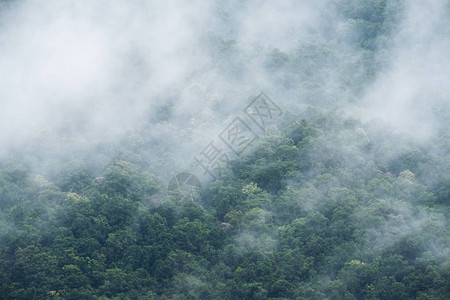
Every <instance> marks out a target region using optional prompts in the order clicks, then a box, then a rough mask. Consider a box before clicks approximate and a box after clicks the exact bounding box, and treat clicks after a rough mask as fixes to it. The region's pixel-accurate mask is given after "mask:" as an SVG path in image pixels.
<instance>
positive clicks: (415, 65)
mask: <svg viewBox="0 0 450 300" xmlns="http://www.w3.org/2000/svg"><path fill="white" fill-rule="evenodd" d="M406 3H407V4H408V5H407V9H406V12H405V16H404V18H403V19H402V20H401V22H400V25H399V29H398V31H397V32H395V33H394V37H393V41H392V45H391V46H390V52H391V61H390V62H389V68H388V69H387V70H386V71H385V72H383V73H381V74H379V75H378V78H377V80H376V81H375V82H374V83H373V84H372V86H371V87H370V88H369V89H368V90H367V92H366V96H365V101H364V103H363V106H364V108H365V110H364V113H363V117H364V119H366V120H368V119H371V118H380V119H383V120H385V121H386V122H388V123H390V124H392V125H393V126H394V127H395V128H397V129H398V130H400V131H403V132H404V133H406V134H409V135H410V136H413V137H414V139H416V140H417V141H419V142H427V141H428V142H429V139H430V138H432V137H435V136H436V133H437V126H438V125H439V124H438V123H437V122H438V121H437V120H436V118H435V115H434V114H433V113H434V111H433V109H436V108H443V107H444V106H448V103H449V99H450V85H449V84H448V80H449V78H450V57H449V53H450V26H449V25H450V6H449V3H448V1H441V0H429V1H408V2H406Z"/></svg>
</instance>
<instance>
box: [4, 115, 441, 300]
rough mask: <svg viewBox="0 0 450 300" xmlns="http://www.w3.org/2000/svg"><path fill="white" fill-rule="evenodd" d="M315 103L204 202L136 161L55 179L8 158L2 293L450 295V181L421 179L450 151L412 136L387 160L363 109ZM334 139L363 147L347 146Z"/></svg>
mask: <svg viewBox="0 0 450 300" xmlns="http://www.w3.org/2000/svg"><path fill="white" fill-rule="evenodd" d="M311 115H312V117H311V118H310V120H303V121H297V120H295V118H294V117H287V118H285V119H286V120H285V121H286V123H287V126H285V127H286V128H287V129H286V130H284V131H283V132H279V131H278V130H275V129H274V128H273V130H271V131H270V132H268V133H267V135H266V138H264V139H262V140H261V141H260V142H259V144H258V146H257V147H256V148H255V151H254V152H253V153H252V154H250V155H248V156H246V157H245V158H243V159H242V160H238V161H235V162H234V163H233V164H232V166H231V168H230V170H228V171H227V172H225V174H224V175H223V176H222V178H221V179H220V180H217V181H215V182H212V183H211V184H210V185H209V186H208V187H207V189H206V190H205V191H204V194H203V197H202V199H201V201H200V203H192V202H189V201H188V202H187V203H185V204H183V205H180V206H174V205H173V204H170V203H167V202H158V200H157V199H158V197H161V199H163V196H162V195H161V193H160V191H161V190H162V189H164V188H163V187H162V186H161V185H160V183H158V180H157V179H156V178H155V177H154V176H152V175H150V174H149V173H147V172H145V171H144V170H143V169H142V168H140V167H138V166H137V165H135V164H133V163H130V162H125V161H115V162H114V163H112V164H110V166H109V167H107V168H106V169H105V170H104V172H103V175H104V179H103V180H101V179H98V178H97V179H94V177H93V176H90V175H89V174H88V173H86V172H78V173H73V174H71V175H70V176H69V175H67V176H62V177H61V178H60V182H57V183H52V182H49V181H47V180H45V179H44V178H43V177H42V176H38V177H36V178H31V177H30V171H31V170H29V169H27V166H26V163H20V162H18V161H11V162H10V163H4V164H3V165H2V168H1V188H2V200H3V201H2V203H1V205H2V207H1V209H2V216H1V223H2V232H1V234H2V239H1V240H2V244H1V254H0V255H1V256H0V270H1V272H0V274H2V275H1V276H2V278H1V279H2V280H1V282H2V284H1V286H0V294H1V295H4V298H6V299H12V298H14V299H32V298H36V299H44V298H48V299H51V298H54V299H81V298H85V299H91V298H92V299H95V298H105V299H106V298H114V297H119V298H129V299H135V298H141V299H152V298H154V299H311V298H314V299H322V298H329V299H415V298H416V299H446V298H448V297H450V289H449V286H450V285H449V282H450V269H449V263H448V249H449V248H448V247H449V244H448V241H449V237H450V236H449V224H448V222H447V220H448V214H449V212H450V211H449V209H448V200H449V198H448V181H447V180H444V181H443V182H442V183H441V184H439V185H438V186H426V185H424V184H423V183H421V179H420V178H421V177H420V174H422V173H424V172H426V169H427V166H426V163H427V161H436V160H442V159H449V158H448V157H446V158H439V157H433V155H432V154H430V153H424V152H423V151H421V150H420V149H416V148H411V149H405V150H404V152H402V153H399V158H398V159H395V160H393V161H384V160H383V158H382V157H381V156H379V155H377V153H380V152H381V151H383V150H384V149H385V148H389V147H391V146H393V145H389V144H378V145H377V144H373V143H371V142H370V141H368V140H367V139H366V138H365V137H364V135H362V134H361V130H362V129H361V128H360V127H359V126H361V124H358V122H356V121H354V120H348V119H343V118H341V117H339V116H337V115H333V114H328V115H322V114H319V113H315V114H314V113H311ZM293 119H294V120H293ZM337 128H339V129H337ZM368 130H369V129H368ZM374 138H376V137H374ZM335 143H348V144H351V145H353V147H355V149H353V150H349V151H348V152H347V153H336V152H333V151H332V150H333V149H336V146H335V145H336V144H335ZM317 147H320V149H321V154H320V156H318V154H317V151H315V149H316V148H317ZM358 148H367V149H369V150H367V152H366V156H367V157H373V159H372V160H368V159H367V157H358V156H357V155H356V154H357V153H360V151H359V150H358ZM328 151H329V153H328ZM353 151H354V152H353ZM383 168H386V169H383ZM389 170H391V171H392V175H389V174H387V175H386V174H385V173H383V171H384V172H386V171H389ZM398 170H401V171H398ZM410 170H414V173H413V172H412V171H410ZM58 186H59V187H58ZM155 199H156V200H155ZM6 200H9V201H6ZM200 204H201V205H202V206H203V207H202V206H200ZM221 222H227V223H229V224H231V226H229V227H228V226H227V227H224V226H221ZM446 251H447V252H446Z"/></svg>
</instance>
